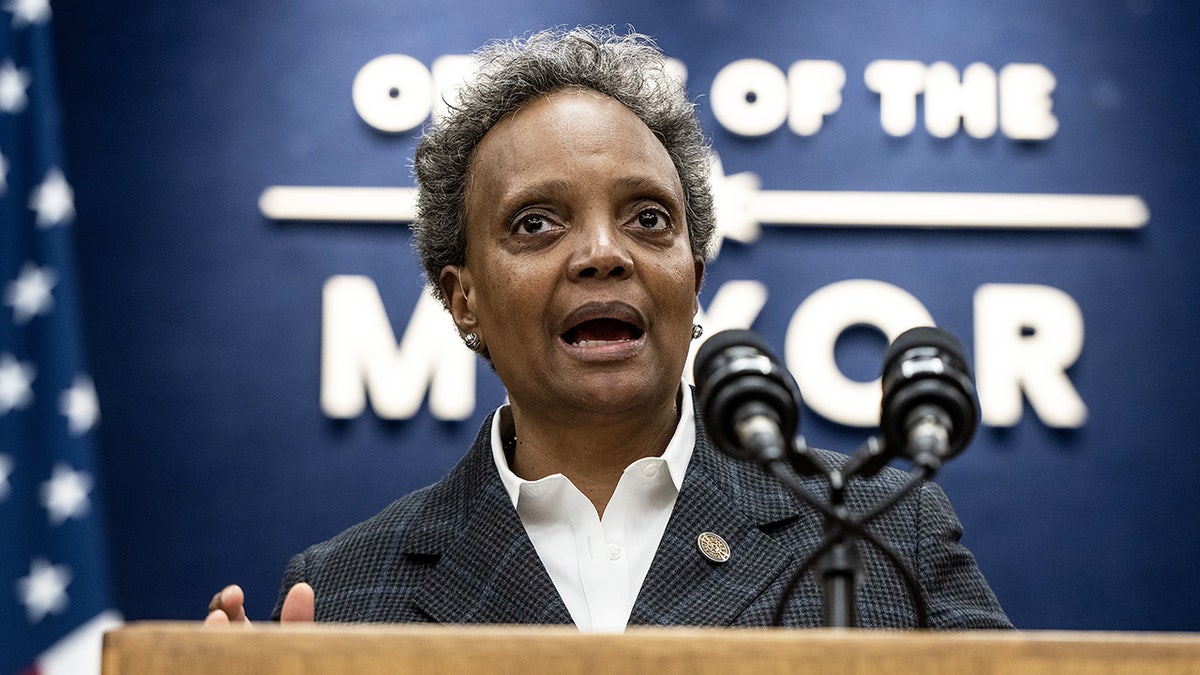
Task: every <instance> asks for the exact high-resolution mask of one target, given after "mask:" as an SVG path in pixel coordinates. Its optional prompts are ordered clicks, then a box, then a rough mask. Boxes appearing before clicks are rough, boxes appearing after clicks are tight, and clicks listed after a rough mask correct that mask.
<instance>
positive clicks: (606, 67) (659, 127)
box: [413, 27, 714, 302]
mask: <svg viewBox="0 0 1200 675" xmlns="http://www.w3.org/2000/svg"><path fill="white" fill-rule="evenodd" d="M477 55H478V57H479V61H480V67H479V70H478V72H477V73H476V75H475V77H474V78H473V79H470V80H469V81H468V82H467V83H465V84H464V85H463V87H462V88H461V89H460V90H459V92H458V95H457V101H456V102H454V103H452V104H451V106H450V108H449V110H448V111H447V113H446V114H445V116H444V117H443V118H442V119H441V120H439V121H438V122H436V123H434V124H433V125H431V126H430V127H429V128H428V129H426V132H425V135H424V136H423V137H422V139H421V142H420V143H419V144H418V145H417V152H416V159H415V160H414V168H415V170H416V174H417V184H418V186H419V191H418V197H417V217H416V220H415V222H414V223H413V232H414V239H413V242H414V247H415V248H416V250H417V253H418V254H419V255H420V257H421V263H422V264H423V265H424V267H425V274H426V275H427V276H428V278H429V282H430V284H429V285H430V286H431V287H432V290H433V294H434V296H436V297H437V298H439V299H441V300H442V301H443V302H444V301H445V299H444V298H442V297H441V288H440V287H439V284H438V280H439V277H440V276H441V271H442V268H443V267H445V266H446V265H462V264H463V263H464V262H465V261H466V253H467V234H466V227H467V222H466V188H467V175H468V172H469V170H470V166H471V160H472V157H473V156H474V152H475V147H476V146H478V145H479V142H480V141H482V140H483V137H484V135H485V134H487V132H488V130H490V129H491V128H492V126H493V125H495V124H496V123H497V122H499V121H500V120H501V119H503V118H504V117H506V116H508V115H511V114H512V113H514V112H516V111H517V110H519V109H520V108H521V106H522V105H524V104H525V103H527V102H528V101H530V100H532V99H534V98H537V97H539V96H545V95H547V94H551V93H554V92H556V91H559V90H562V89H568V88H572V87H582V88H585V89H591V90H593V91H596V92H598V93H600V94H604V95H606V96H610V97H612V98H614V99H616V100H617V101H619V102H620V103H622V104H623V105H625V107H627V108H629V109H630V110H631V111H632V112H633V113H634V114H635V115H637V116H638V118H639V119H641V120H642V122H644V123H645V124H646V126H647V127H649V128H650V131H651V132H653V133H654V135H655V136H656V137H658V139H659V140H660V141H662V144H663V147H664V148H666V150H667V154H668V155H669V156H670V157H671V162H672V163H673V164H674V165H675V170H676V172H678V174H679V181H680V183H681V184H682V185H683V196H684V202H685V216H686V218H687V226H688V237H689V240H690V242H691V247H692V252H693V253H694V254H695V255H698V256H700V257H702V258H705V259H707V258H708V250H709V242H710V240H711V239H712V236H713V230H714V216H713V200H712V189H711V187H710V186H709V146H708V143H707V141H706V139H705V138H704V134H703V132H702V131H701V130H700V123H699V121H698V120H697V119H696V114H695V110H694V106H693V105H692V103H691V102H690V101H688V99H687V94H686V92H685V91H684V86H683V83H682V82H681V81H680V80H679V79H678V78H677V77H676V76H675V75H673V74H672V73H671V72H670V71H669V70H668V69H667V62H666V59H665V58H664V57H663V54H662V52H661V51H659V49H658V47H657V46H656V45H655V44H654V42H653V40H651V39H650V38H648V37H646V36H645V35H640V34H638V33H634V32H630V33H628V34H625V35H619V34H617V33H616V32H615V31H614V30H613V29H612V28H599V27H580V28H573V29H571V30H563V29H553V30H546V31H540V32H536V33H532V34H530V35H529V36H527V37H525V38H524V39H514V40H510V41H502V42H492V43H489V44H488V45H485V46H484V47H483V48H481V49H480V50H479V52H478V54H477Z"/></svg>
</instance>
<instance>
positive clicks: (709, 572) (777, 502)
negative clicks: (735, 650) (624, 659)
mask: <svg viewBox="0 0 1200 675" xmlns="http://www.w3.org/2000/svg"><path fill="white" fill-rule="evenodd" d="M776 526H777V527H788V528H801V529H802V530H805V531H807V530H811V532H812V534H811V537H812V540H813V542H814V543H813V545H814V546H815V545H816V542H819V541H820V539H821V531H822V530H821V523H820V521H819V519H818V518H816V517H815V515H814V514H813V513H811V512H810V511H803V512H802V511H801V509H800V508H799V507H798V506H797V504H796V502H795V500H794V499H793V498H792V497H791V495H790V494H789V493H787V492H786V490H785V489H784V488H783V487H782V486H780V485H778V484H775V483H774V481H773V479H771V478H769V477H767V476H766V475H765V474H763V472H762V471H761V470H760V469H758V468H757V467H754V466H751V465H749V464H743V463H740V462H734V461H733V460H730V459H727V458H725V457H724V456H722V455H720V454H719V453H718V452H717V451H716V450H715V449H714V448H713V447H712V445H711V443H710V442H709V440H708V437H707V435H706V434H705V433H704V432H703V427H702V425H701V423H700V422H699V420H697V434H696V447H695V450H694V451H693V454H692V459H691V461H690V462H689V465H688V471H687V477H686V478H685V480H684V483H683V488H682V489H681V490H680V493H679V497H678V499H677V500H676V503H675V510H674V513H673V514H672V516H671V520H670V522H669V523H668V525H667V530H666V532H665V533H664V534H663V539H662V542H661V543H660V544H659V548H658V552H657V553H656V555H655V559H654V562H653V564H652V565H651V567H650V571H649V573H648V574H647V576H646V580H645V582H644V583H643V584H642V590H641V593H640V594H639V595H638V599H637V602H636V604H635V605H634V608H633V612H632V614H631V616H630V621H629V622H630V624H659V625H662V624H673V625H674V624H678V625H709V626H724V625H730V624H734V623H739V617H741V616H742V615H743V613H744V612H746V609H747V607H749V606H750V605H751V604H752V603H754V602H755V601H760V600H762V598H763V597H764V596H765V595H766V594H767V593H768V590H769V589H770V587H771V586H772V585H773V584H778V585H779V587H780V588H779V589H777V590H774V591H772V593H771V594H772V595H775V596H778V595H779V592H780V591H781V590H782V585H783V584H785V583H786V582H787V579H786V578H784V577H785V576H787V575H785V574H784V572H785V571H789V572H790V569H789V568H794V566H795V565H796V564H797V563H798V561H797V557H798V555H799V553H800V552H798V551H791V550H788V549H787V548H785V547H784V546H782V545H781V544H780V543H779V542H777V541H776V540H775V539H773V538H772V537H770V536H768V535H767V534H766V533H765V532H764V530H769V529H770V528H772V527H776ZM702 532H712V533H715V534H718V535H720V536H721V537H722V538H724V539H725V541H726V542H727V543H728V544H729V548H730V558H729V560H728V561H726V562H724V563H718V562H713V561H710V560H708V559H707V558H705V557H704V556H703V555H702V554H701V552H700V550H699V547H698V545H697V538H698V536H699V535H700V534H701V533H702ZM768 611H769V610H768ZM768 617H769V615H768ZM767 621H768V622H769V618H768V619H767Z"/></svg>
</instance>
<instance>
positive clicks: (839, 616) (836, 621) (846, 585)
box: [817, 469, 862, 628]
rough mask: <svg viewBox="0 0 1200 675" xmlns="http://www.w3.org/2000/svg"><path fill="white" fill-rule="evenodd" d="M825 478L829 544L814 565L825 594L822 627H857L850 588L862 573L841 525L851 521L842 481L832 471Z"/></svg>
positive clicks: (855, 546) (855, 545)
mask: <svg viewBox="0 0 1200 675" xmlns="http://www.w3.org/2000/svg"><path fill="white" fill-rule="evenodd" d="M827 478H828V479H829V506H830V507H831V508H832V509H833V517H832V518H830V517H828V516H827V517H826V518H825V533H826V536H827V537H829V538H830V539H831V540H832V541H833V543H832V544H831V545H830V546H829V550H827V551H826V552H825V554H824V555H823V556H821V560H820V562H819V563H818V565H817V569H818V570H819V571H820V573H821V580H822V587H823V589H824V592H825V596H824V597H825V603H824V607H823V611H824V619H825V621H824V625H825V626H826V627H828V628H853V627H854V626H857V625H858V612H857V610H856V609H855V602H854V598H855V592H854V587H855V584H857V583H858V579H859V576H860V575H861V573H862V560H861V559H860V558H859V555H858V540H857V538H856V537H855V536H854V534H853V533H851V532H848V531H847V530H846V528H845V526H844V524H845V523H846V522H847V521H849V520H850V518H851V516H850V509H849V508H848V507H847V506H846V481H845V479H844V478H843V477H842V474H841V472H840V471H837V470H836V469H835V470H833V471H831V472H830V473H829V475H828V476H827Z"/></svg>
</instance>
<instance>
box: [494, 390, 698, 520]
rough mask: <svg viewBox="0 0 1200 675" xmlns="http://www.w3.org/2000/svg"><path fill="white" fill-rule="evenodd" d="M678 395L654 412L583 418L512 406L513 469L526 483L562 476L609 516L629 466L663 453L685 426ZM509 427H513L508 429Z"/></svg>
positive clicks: (510, 458) (510, 446) (509, 449)
mask: <svg viewBox="0 0 1200 675" xmlns="http://www.w3.org/2000/svg"><path fill="white" fill-rule="evenodd" d="M678 396H679V394H678V393H676V394H675V397H674V398H672V399H670V400H669V401H666V402H664V404H663V405H659V406H653V407H652V408H651V409H652V410H654V412H653V413H652V414H631V415H613V414H582V415H571V416H557V417H553V418H548V417H546V416H541V415H537V414H531V413H530V411H526V410H522V409H521V408H520V406H519V405H517V404H515V403H514V404H513V405H511V406H510V408H511V411H512V428H513V430H514V431H515V444H513V443H512V439H511V438H510V437H509V436H507V435H505V434H504V433H502V434H501V437H502V438H504V439H505V450H506V451H507V452H506V454H507V455H508V463H509V468H510V469H512V472H513V473H515V474H517V475H518V476H520V477H521V478H524V479H525V480H538V479H540V478H545V477H546V476H550V475H553V474H556V473H561V474H563V475H564V476H566V477H567V478H569V479H570V480H571V482H572V483H574V485H575V487H576V488H578V489H579V491H580V492H582V493H583V494H584V496H586V497H587V498H588V499H589V500H590V501H591V502H592V504H593V505H594V506H595V507H596V513H597V514H599V515H601V516H603V515H604V509H605V507H606V506H607V505H608V501H609V499H611V498H612V494H613V492H614V491H615V490H616V489H617V483H618V482H619V481H620V480H621V473H622V472H623V471H624V470H625V467H627V466H629V465H630V464H631V463H633V462H634V461H636V460H638V459H641V458H643V457H657V456H659V455H661V454H662V453H663V451H664V450H666V448H667V444H668V443H670V441H671V437H672V436H673V435H674V434H675V428H676V427H677V426H678V424H679V405H678ZM506 426H507V425H506Z"/></svg>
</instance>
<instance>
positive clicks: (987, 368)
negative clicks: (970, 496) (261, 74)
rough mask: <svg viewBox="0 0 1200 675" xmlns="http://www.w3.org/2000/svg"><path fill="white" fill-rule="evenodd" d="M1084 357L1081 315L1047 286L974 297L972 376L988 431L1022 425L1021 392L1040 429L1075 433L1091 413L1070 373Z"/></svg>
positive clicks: (989, 289) (1003, 288) (1002, 287)
mask: <svg viewBox="0 0 1200 675" xmlns="http://www.w3.org/2000/svg"><path fill="white" fill-rule="evenodd" d="M1082 351H1083V313H1082V312H1080V311H1079V305H1078V304H1076V303H1075V300H1074V298H1072V297H1071V296H1069V295H1067V294H1066V293H1064V292H1063V291H1061V290H1059V289H1057V288H1052V287H1050V286H1035V285H1024V284H984V285H983V286H980V287H979V289H978V290H977V291H975V373H976V379H977V384H978V388H979V401H980V406H981V407H982V408H983V421H984V423H985V424H988V425H990V426H996V427H1011V426H1014V425H1016V423H1017V422H1019V421H1020V420H1021V391H1022V390H1024V392H1025V396H1027V397H1028V398H1029V403H1030V405H1031V406H1032V407H1033V409H1034V411H1035V412H1036V413H1037V415H1038V417H1039V418H1041V420H1042V421H1043V422H1045V423H1046V424H1047V425H1049V426H1052V427H1059V428H1076V427H1081V426H1083V423H1084V421H1085V420H1086V419H1087V406H1086V405H1084V403H1083V399H1082V398H1080V397H1079V393H1078V392H1077V391H1075V387H1074V386H1073V385H1072V384H1071V380H1070V379H1069V378H1068V377H1067V373H1066V370H1067V368H1069V367H1071V365H1072V364H1074V363H1075V361H1076V359H1078V358H1079V354H1080V352H1082Z"/></svg>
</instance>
